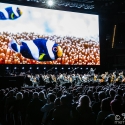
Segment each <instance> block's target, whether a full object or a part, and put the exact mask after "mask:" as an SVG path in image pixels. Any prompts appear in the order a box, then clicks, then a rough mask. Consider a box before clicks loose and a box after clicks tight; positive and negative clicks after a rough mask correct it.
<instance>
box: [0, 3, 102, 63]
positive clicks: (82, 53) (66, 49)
mask: <svg viewBox="0 0 125 125" xmlns="http://www.w3.org/2000/svg"><path fill="white" fill-rule="evenodd" d="M98 18H99V17H98V15H92V14H84V13H75V12H67V11H60V10H52V9H43V8H37V7H29V6H20V5H12V4H4V3H0V64H51V65H53V64H57V65H100V46H99V19H98Z"/></svg>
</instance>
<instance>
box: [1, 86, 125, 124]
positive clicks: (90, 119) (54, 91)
mask: <svg viewBox="0 0 125 125" xmlns="http://www.w3.org/2000/svg"><path fill="white" fill-rule="evenodd" d="M122 113H125V85H124V84H121V85H115V84H111V85H101V84H99V85H97V86H94V85H91V86H89V85H84V84H83V85H81V86H69V87H65V86H59V85H57V86H55V87H54V88H52V87H49V88H46V86H40V87H39V88H38V87H34V88H30V87H29V88H28V87H22V88H21V89H18V88H16V87H15V88H11V87H10V88H6V89H1V90H0V124H2V125H114V124H115V120H116V119H115V116H116V115H117V116H119V117H118V118H119V120H121V121H123V116H122Z"/></svg>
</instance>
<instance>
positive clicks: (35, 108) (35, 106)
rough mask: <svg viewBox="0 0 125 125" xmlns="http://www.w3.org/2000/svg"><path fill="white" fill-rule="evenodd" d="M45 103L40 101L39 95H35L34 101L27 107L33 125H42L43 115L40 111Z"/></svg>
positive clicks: (36, 93)
mask: <svg viewBox="0 0 125 125" xmlns="http://www.w3.org/2000/svg"><path fill="white" fill-rule="evenodd" d="M43 105H44V104H43V101H42V100H40V99H39V93H38V92H34V93H33V99H32V101H31V102H30V103H29V105H28V107H27V115H28V117H27V118H28V120H29V123H30V124H31V125H41V121H42V120H41V119H42V117H43V113H42V112H41V111H40V109H41V107H42V106H43Z"/></svg>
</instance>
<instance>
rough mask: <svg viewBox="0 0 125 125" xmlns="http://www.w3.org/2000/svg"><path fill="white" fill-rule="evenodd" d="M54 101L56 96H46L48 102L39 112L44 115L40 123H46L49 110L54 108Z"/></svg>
mask: <svg viewBox="0 0 125 125" xmlns="http://www.w3.org/2000/svg"><path fill="white" fill-rule="evenodd" d="M55 99H56V96H55V95H54V94H52V93H49V94H48V102H47V103H46V104H45V105H44V106H43V107H42V108H41V112H43V113H44V116H43V119H42V122H43V123H45V122H46V118H47V115H48V113H49V111H50V110H51V109H53V108H54V101H55Z"/></svg>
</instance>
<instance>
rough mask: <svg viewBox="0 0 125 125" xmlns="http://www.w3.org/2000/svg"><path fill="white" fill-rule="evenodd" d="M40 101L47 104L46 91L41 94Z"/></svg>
mask: <svg viewBox="0 0 125 125" xmlns="http://www.w3.org/2000/svg"><path fill="white" fill-rule="evenodd" d="M39 99H40V100H42V101H43V104H44V105H45V104H46V103H47V99H46V96H45V93H44V91H40V92H39Z"/></svg>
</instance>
